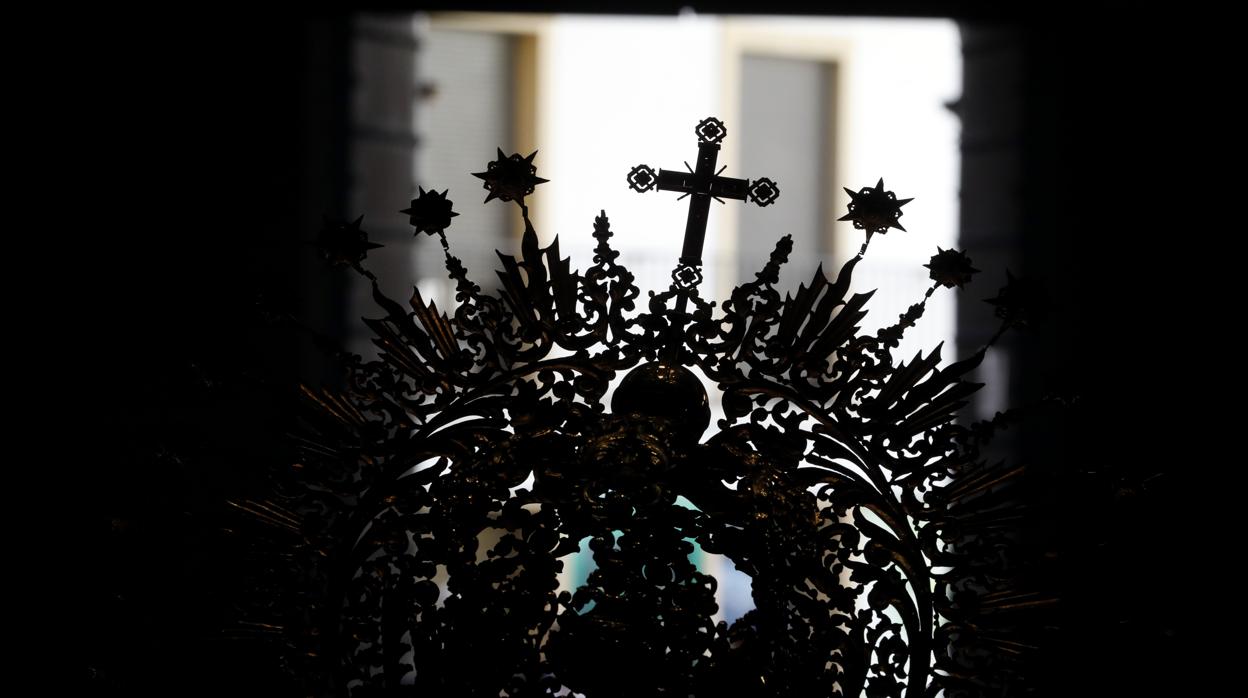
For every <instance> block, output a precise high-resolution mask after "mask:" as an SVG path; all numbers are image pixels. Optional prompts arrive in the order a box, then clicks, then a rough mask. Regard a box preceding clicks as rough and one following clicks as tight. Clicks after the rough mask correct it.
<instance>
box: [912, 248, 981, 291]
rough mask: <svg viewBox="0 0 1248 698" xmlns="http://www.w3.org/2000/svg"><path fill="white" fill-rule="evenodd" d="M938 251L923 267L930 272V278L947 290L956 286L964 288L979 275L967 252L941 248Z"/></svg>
mask: <svg viewBox="0 0 1248 698" xmlns="http://www.w3.org/2000/svg"><path fill="white" fill-rule="evenodd" d="M936 249H937V252H936V254H934V255H932V258H931V260H929V261H928V263H927V264H924V265H923V266H924V267H927V269H929V270H930V273H929V277H930V278H931V280H932V281H935V282H936V283H938V284H940V285H941V286H944V287H945V288H953V287H954V286H957V287H958V288H962V285H963V284H968V283H970V282H971V277H973V276H975V275H976V274H978V273H979V270H978V269H976V268H975V267H973V266H971V258H970V257H967V256H966V253H965V252H962V251H960V250H953V249H949V250H942V249H940V248H939V247H937V248H936Z"/></svg>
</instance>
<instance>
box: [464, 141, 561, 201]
mask: <svg viewBox="0 0 1248 698" xmlns="http://www.w3.org/2000/svg"><path fill="white" fill-rule="evenodd" d="M536 155H537V151H536V150H534V151H533V152H532V153H529V156H528V157H524V156H522V155H520V153H512V154H511V155H504V154H503V150H502V148H499V149H498V159H497V160H495V161H494V162H491V163H490V164H489V165H488V166H487V167H486V170H485V172H473V173H472V176H473V177H477V178H478V179H482V180H484V184H483V185H482V186H484V187H485V189H486V190H487V191H489V192H490V193H489V195H488V196H486V197H485V200H486V201H489V200H490V199H502V200H503V201H522V200H523V199H524V197H526V196H528V195H529V194H532V193H533V189H534V187H536V186H537V185H539V184H542V183H543V182H547V181H549V180H546V179H542V178H541V177H538V176H537V166H536V165H534V164H533V158H534V157H535V156H536Z"/></svg>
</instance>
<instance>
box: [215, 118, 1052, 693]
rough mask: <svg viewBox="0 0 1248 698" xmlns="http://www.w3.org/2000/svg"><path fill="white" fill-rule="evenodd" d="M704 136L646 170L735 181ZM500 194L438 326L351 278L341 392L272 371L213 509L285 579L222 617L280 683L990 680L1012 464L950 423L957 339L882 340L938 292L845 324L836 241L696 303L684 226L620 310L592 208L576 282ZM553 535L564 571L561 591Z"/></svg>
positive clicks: (972, 685) (951, 689)
mask: <svg viewBox="0 0 1248 698" xmlns="http://www.w3.org/2000/svg"><path fill="white" fill-rule="evenodd" d="M721 126H722V125H721ZM702 147H706V148H708V149H711V148H714V149H717V148H718V144H717V143H707V142H702V143H700V150H701V148H702ZM713 154H714V153H713V151H711V152H709V153H700V158H699V167H698V169H697V171H696V172H694V173H690V174H691V175H692V176H689V175H685V173H677V174H681V175H683V177H682V178H680V179H676V178H673V179H672V180H668V183H669V184H680V185H681V186H683V187H684V188H685V190H686V191H685V193H688V194H691V195H692V196H693V197H695V199H696V198H697V197H702V200H703V201H705V200H709V199H710V198H713V193H714V192H722V191H723V187H725V186H727V187H734V186H736V185H735V184H733V183H732V182H731V181H729V182H727V183H725V182H723V181H720V180H716V179H715V177H717V176H718V175H716V174H714V169H713V165H714V162H713V157H712V156H713ZM703 155H705V158H706V159H707V160H709V161H710V163H709V164H710V167H705V166H704V165H705V163H704V162H703V157H702V156H703ZM500 161H501V162H502V163H504V164H499V165H497V166H496V167H494V168H492V169H491V170H490V172H494V175H492V177H491V178H490V179H487V180H486V182H487V187H488V186H489V185H490V184H491V182H492V183H494V184H495V188H494V189H491V198H500V199H504V200H506V197H508V196H511V197H513V198H514V196H513V195H515V194H516V192H518V191H521V189H523V187H522V186H520V185H518V184H516V185H513V184H506V182H508V181H510V180H509V179H508V177H505V176H503V175H504V174H505V171H503V168H504V167H508V166H509V165H507V164H505V163H509V162H514V161H513V160H511V159H509V158H505V159H501V160H500ZM525 172H527V174H524V173H522V175H523V176H518V179H517V181H519V182H521V183H523V182H530V183H531V182H533V181H535V179H536V173H535V172H534V171H532V170H526V171H525ZM659 179H660V183H661V184H660V188H663V187H662V183H663V182H664V179H663V175H660V178H659ZM724 179H726V178H724ZM738 181H740V180H738ZM716 187H720V188H719V189H716ZM879 190H881V191H882V187H880V188H879ZM732 191H734V192H735V191H736V190H735V189H732ZM864 191H867V190H864ZM740 193H741V197H740V198H742V199H743V198H745V196H746V193H745V190H744V188H742V190H741V192H740ZM889 201H894V200H893V199H892V198H891V197H890V198H889ZM892 205H894V206H899V205H900V203H894V204H892ZM864 208H865V207H864ZM691 210H693V207H692V204H691ZM520 213H521V219H522V221H523V224H524V235H523V238H522V241H521V244H520V250H519V255H518V256H516V255H511V254H505V253H502V252H500V253H499V257H500V261H501V267H502V268H501V269H500V270H499V271H498V272H497V273H498V275H499V277H500V279H501V281H502V284H501V289H500V291H499V292H498V293H497V294H496V295H491V294H486V293H483V292H482V291H481V288H480V287H479V286H478V285H477V284H475V283H473V282H472V281H471V279H470V278H469V277H468V275H467V272H466V270H465V269H464V267H463V265H462V264H461V263H460V262H459V260H458V259H457V258H455V257H454V256H452V255H451V253H450V250H449V248H448V249H446V268H447V272H448V275H449V277H450V278H451V280H452V281H453V282H454V284H455V288H456V300H457V305H456V307H455V309H454V311H453V312H451V313H449V314H448V313H446V312H443V311H441V310H439V309H438V308H437V307H436V306H435V305H433V304H432V303H429V302H427V301H426V300H425V299H424V298H422V297H421V294H420V293H419V292H418V291H416V292H413V295H412V296H411V298H410V299H408V300H407V301H406V303H399V302H397V301H395V300H393V299H391V298H389V297H387V296H386V295H385V294H384V293H382V292H381V290H380V288H379V287H378V285H377V284H376V281H375V280H374V282H373V296H374V298H375V300H376V302H377V304H378V311H379V312H378V316H377V317H375V318H371V319H368V320H366V323H367V325H368V327H369V328H370V329H371V330H372V332H373V333H374V335H375V337H374V340H373V341H374V344H375V345H376V346H377V347H378V349H379V352H380V354H379V356H378V358H377V359H375V360H372V361H364V360H363V359H360V358H359V357H354V358H352V359H351V360H350V361H349V366H348V368H349V371H348V381H347V383H346V387H345V388H344V389H341V390H334V389H327V388H312V387H303V388H302V389H301V394H302V396H303V399H304V406H305V412H304V417H305V419H306V424H305V427H304V428H303V429H302V430H301V432H300V433H299V435H298V437H297V438H298V441H297V446H298V457H297V459H296V460H295V462H294V463H292V464H291V466H290V467H289V468H288V469H287V470H285V471H284V472H282V473H280V474H279V475H280V484H281V487H280V488H275V494H274V495H273V496H272V497H270V498H268V499H266V500H264V501H251V500H249V501H246V502H236V503H235V509H236V511H237V512H238V513H239V516H243V517H246V518H248V520H250V521H252V522H253V523H254V524H256V525H259V526H262V527H268V529H269V530H271V531H272V535H271V538H270V539H269V540H266V541H265V543H264V544H263V545H258V546H257V547H256V549H257V550H259V551H260V552H259V553H257V554H267V555H271V557H269V558H266V560H268V562H267V563H266V567H265V570H266V574H267V575H269V576H268V577H267V578H268V579H278V580H288V581H286V582H285V583H283V584H269V585H267V586H264V587H258V591H257V593H256V596H255V598H254V599H253V600H252V603H251V605H250V606H249V608H250V609H251V616H250V617H249V618H248V620H247V623H248V624H249V625H248V626H247V627H264V628H275V629H276V630H274V631H273V632H272V633H271V635H272V636H273V641H274V642H275V643H280V646H281V647H283V648H284V656H285V659H286V666H287V669H288V670H289V671H290V672H292V674H293V675H295V676H298V677H299V680H300V681H301V682H302V683H301V686H302V687H303V688H304V689H306V690H305V691H304V692H305V693H306V694H312V695H326V696H328V695H335V696H376V695H399V694H404V695H406V694H409V693H411V694H415V695H436V696H478V695H479V696H500V695H506V696H559V695H568V694H569V693H575V694H579V695H583V696H586V697H587V698H616V697H619V698H624V697H626V696H627V697H630V698H631V697H633V696H681V697H682V698H683V697H686V696H697V697H708V698H709V697H711V696H725V695H731V696H742V697H751V696H834V695H841V696H862V695H866V696H872V697H875V696H896V697H898V698H900V697H901V696H906V697H907V698H915V697H917V696H927V695H935V694H937V692H939V691H942V690H943V691H944V695H946V696H949V697H950V698H953V697H955V696H969V695H980V694H983V695H992V694H994V693H998V692H999V689H1000V687H1002V686H1006V685H1016V684H1017V682H1016V681H1015V678H1014V677H1015V676H1016V675H1017V673H1018V672H1019V671H1021V669H1020V668H1019V667H1020V666H1021V665H1022V664H1025V661H1026V657H1027V654H1028V652H1029V651H1031V649H1029V648H1031V647H1032V645H1031V644H1030V638H1029V637H1028V636H1027V635H1026V634H1025V633H1020V632H1019V631H1018V630H1017V628H1018V627H1019V619H1020V618H1025V617H1027V615H1028V614H1035V613H1045V612H1046V611H1047V610H1048V609H1049V608H1051V604H1052V599H1050V598H1048V597H1046V596H1044V595H1043V594H1039V593H1038V592H1036V591H1034V590H1032V589H1029V588H1025V587H1021V586H1018V585H1016V584H1014V583H1013V582H1012V577H1011V575H1010V573H1009V570H1008V569H1002V568H1001V564H1002V562H1001V561H1002V560H1003V555H1002V554H1001V550H1002V546H1004V545H1006V544H1007V543H1006V541H1005V539H1004V538H1003V536H1005V535H1006V533H1003V532H1002V530H1001V528H1000V525H999V524H1000V522H1001V521H1002V520H1003V517H1005V518H1007V519H1008V517H1009V516H1010V515H1011V513H1012V512H1011V510H1010V508H1009V505H1008V501H1007V500H1003V499H1002V497H1001V495H1002V492H1003V488H1008V487H1009V486H1010V483H1011V482H1013V481H1015V480H1016V479H1017V477H1018V474H1019V472H1020V471H1019V470H1018V469H1006V468H1004V467H1003V466H1000V465H999V464H990V463H988V462H987V461H986V460H985V459H983V458H981V456H980V449H981V447H982V446H983V444H984V443H985V442H986V441H987V440H988V439H989V438H991V435H992V433H993V431H994V429H995V425H996V423H995V422H993V423H978V424H970V425H966V424H962V423H959V422H958V421H957V419H956V415H957V412H958V410H959V408H960V407H962V406H963V405H965V404H966V401H967V398H968V397H969V396H970V395H971V394H972V393H973V392H974V391H975V390H976V389H977V388H978V387H979V385H978V384H975V383H971V382H968V381H967V380H966V377H967V375H968V374H969V373H970V372H971V371H973V370H974V369H975V367H976V366H978V365H979V363H980V362H981V361H982V360H983V358H984V355H985V352H986V351H987V350H988V346H987V345H985V346H983V347H980V348H979V349H977V350H976V351H974V352H972V353H971V354H970V355H969V356H967V357H965V358H963V359H961V360H959V361H954V362H951V363H949V362H942V357H941V350H940V348H939V347H937V348H936V349H934V350H932V351H930V352H927V353H920V354H918V355H916V356H914V357H913V358H912V359H911V360H910V361H908V362H907V361H896V360H894V357H893V354H892V352H893V350H894V349H895V348H896V346H897V343H898V341H899V340H900V338H901V336H902V333H904V331H905V330H906V328H908V327H910V326H912V325H914V324H915V322H916V321H918V320H919V319H920V318H921V316H922V314H923V309H924V307H925V304H926V300H927V298H928V297H930V296H931V295H932V294H933V293H934V292H935V291H936V290H937V289H938V288H940V287H941V286H943V284H942V283H941V282H940V280H937V283H934V284H933V286H932V287H931V288H930V289H928V291H927V294H926V295H925V296H924V298H923V299H921V300H920V301H919V302H917V303H916V304H915V305H913V306H911V308H910V309H909V310H908V311H907V312H906V313H905V314H903V316H902V317H901V318H899V320H898V322H897V323H896V324H894V325H892V326H890V327H886V328H884V329H882V330H880V331H878V332H875V333H866V332H863V331H861V327H860V326H861V323H862V320H863V318H864V317H865V315H866V305H867V302H868V300H869V299H870V297H871V292H865V293H864V292H854V291H852V290H851V287H852V279H853V274H854V270H855V268H856V267H857V265H858V263H859V262H860V261H861V260H862V259H863V257H864V255H865V253H866V245H865V244H864V246H863V249H862V250H861V251H860V252H859V254H858V255H856V256H855V257H853V258H851V259H850V260H849V261H847V262H846V263H845V264H844V265H843V266H842V267H841V269H840V270H839V272H838V273H836V274H835V275H834V276H831V277H830V276H828V275H826V274H825V272H824V270H823V269H822V268H819V269H818V270H817V271H816V272H815V273H814V275H813V277H812V278H811V279H810V280H809V281H808V282H807V283H805V284H802V285H800V286H799V287H798V288H797V289H796V291H792V292H784V293H782V292H781V290H780V289H778V288H777V284H778V280H779V276H780V275H779V271H780V268H781V267H782V265H784V264H785V263H786V262H787V261H788V258H789V255H790V254H791V252H792V249H793V242H792V240H791V238H789V237H788V236H785V237H782V238H780V239H779V240H778V241H777V243H776V246H775V249H774V251H773V252H772V254H771V256H770V258H769V259H768V260H767V261H766V262H765V263H764V265H763V267H762V269H761V270H760V271H759V272H758V273H757V274H756V275H755V276H754V278H753V280H750V281H746V282H744V283H742V284H741V285H740V286H738V287H737V288H736V289H735V290H734V291H733V292H732V293H731V295H730V297H729V298H727V299H726V300H724V301H723V303H722V304H720V305H718V306H716V305H715V304H713V303H711V302H709V301H707V300H705V299H704V298H702V296H701V292H700V286H701V282H702V277H701V273H700V269H699V267H700V264H701V260H700V254H701V240H700V239H698V238H700V235H701V234H703V233H704V232H705V229H704V228H699V227H698V226H697V225H696V223H697V220H696V217H695V216H694V215H693V214H690V221H692V223H687V227H686V239H685V242H684V245H683V248H682V253H681V256H680V258H679V259H678V261H677V263H676V265H675V272H674V273H673V281H672V284H671V286H670V287H669V288H668V289H667V290H665V291H659V292H653V291H652V292H651V293H650V294H649V296H648V298H646V300H644V301H643V300H642V299H641V290H640V289H639V288H638V287H637V286H636V285H635V283H634V276H633V274H632V273H631V272H630V271H628V269H627V268H626V267H625V266H624V264H623V263H622V260H621V255H620V253H619V252H617V251H616V250H614V249H613V248H612V247H611V240H612V238H613V232H612V230H611V225H610V222H609V221H608V218H607V215H606V213H605V212H603V213H602V214H601V215H599V216H598V217H597V218H596V219H595V220H594V222H593V237H594V238H595V240H596V241H597V246H596V247H595V249H594V252H593V260H592V264H591V265H590V266H589V267H588V268H586V269H585V270H584V271H574V270H573V269H572V267H571V264H570V260H568V259H567V258H564V257H562V256H561V255H560V250H559V242H558V239H557V238H556V239H555V240H554V241H552V242H551V243H550V245H548V246H546V247H542V246H540V244H539V243H538V238H537V235H536V232H535V231H534V230H533V226H532V222H531V220H530V219H529V213H528V209H527V208H526V207H524V206H523V205H521V206H520ZM860 213H861V214H862V215H864V216H865V215H866V214H867V213H868V212H867V211H862V210H860ZM886 218H889V219H890V220H892V221H895V216H891V215H890V216H886ZM872 220H874V219H868V218H864V225H873V224H872V222H871V221H872ZM881 220H882V219H881ZM691 238H693V239H692V240H691ZM444 239H445V238H444ZM362 273H365V274H366V276H367V272H363V271H362ZM369 278H371V276H369ZM1007 300H1008V298H1007V299H1005V300H1003V301H1002V303H1006V301H1007ZM1011 302H1012V301H1011ZM1012 317H1014V316H1013V315H1009V317H1007V318H1006V324H1005V325H1003V328H1004V327H1005V326H1008V324H1010V322H1011V320H1010V318H1012ZM994 339H995V338H994ZM615 379H619V381H618V386H617V387H615V388H614V391H611V386H612V385H613V383H614V382H615ZM704 381H705V382H708V383H709V384H711V385H714V386H716V390H715V391H714V392H713V394H710V393H708V392H707V390H706V388H705V387H704ZM1003 501H1007V503H1004V504H1003ZM238 528H239V529H240V530H241V529H242V528H243V527H241V526H240V527H238ZM696 548H701V549H702V550H703V551H705V552H706V553H709V554H713V555H720V556H723V557H724V558H727V560H730V561H731V562H732V564H733V565H734V566H735V567H736V569H738V570H740V571H741V572H743V573H745V574H746V575H748V576H749V577H750V578H751V584H752V589H751V595H752V601H753V609H752V610H750V611H749V612H747V613H746V614H745V615H744V616H743V617H741V618H740V619H738V620H736V621H735V622H733V623H731V624H729V623H727V622H725V621H723V620H718V619H717V618H716V613H717V608H718V601H717V597H716V593H717V584H716V581H715V579H714V578H713V577H711V576H710V575H708V574H706V573H705V572H704V571H702V570H700V569H698V567H697V566H696V565H695V564H693V562H692V561H691V559H690V555H691V553H692V552H694V550H695V549H696ZM582 550H583V551H586V552H585V553H583V554H584V555H588V556H591V557H592V559H593V563H594V565H595V569H594V571H593V572H592V573H590V574H589V575H588V578H586V579H585V580H584V581H583V582H581V583H577V584H571V585H568V586H567V587H566V588H564V586H563V585H565V584H567V582H568V580H566V579H561V574H562V573H563V572H564V570H565V565H566V563H567V562H568V561H569V560H570V559H572V556H574V555H577V554H582V553H578V551H582ZM282 594H285V596H282ZM1023 625H1024V627H1025V624H1023ZM1020 663H1021V664H1020Z"/></svg>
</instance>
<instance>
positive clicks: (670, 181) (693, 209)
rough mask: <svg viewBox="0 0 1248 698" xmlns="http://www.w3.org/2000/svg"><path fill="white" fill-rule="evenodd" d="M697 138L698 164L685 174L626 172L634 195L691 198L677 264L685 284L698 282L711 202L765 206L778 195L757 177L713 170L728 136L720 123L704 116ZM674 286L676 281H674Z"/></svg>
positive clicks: (640, 169) (646, 168)
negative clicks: (686, 280) (670, 193)
mask: <svg viewBox="0 0 1248 698" xmlns="http://www.w3.org/2000/svg"><path fill="white" fill-rule="evenodd" d="M694 133H696V134H697V136H698V165H697V167H696V168H693V167H689V163H685V168H686V169H688V170H689V171H688V172H681V171H679V170H659V171H658V173H655V171H654V169H653V168H651V167H650V166H649V165H638V166H636V167H634V168H633V169H632V170H631V171H630V172H629V173H628V185H629V186H630V187H632V188H633V190H634V191H636V192H639V193H640V192H646V191H650V190H652V189H653V190H658V191H678V192H682V193H683V194H684V196H681V197H680V198H682V199H683V198H685V196H691V197H692V199H691V200H690V201H689V219H688V221H687V222H686V223H685V241H684V245H683V247H682V249H681V252H680V265H681V267H682V268H685V269H687V270H689V271H690V272H691V273H690V274H689V275H688V277H687V278H689V279H690V280H691V281H690V282H689V284H688V285H696V281H693V279H696V280H701V274H700V273H699V270H698V267H701V266H702V245H703V242H704V241H705V239H706V217H707V213H708V212H709V211H710V207H711V199H715V200H716V201H718V202H720V203H721V204H722V203H724V199H737V200H738V201H745V200H747V199H748V200H749V201H751V202H753V203H755V204H758V205H759V206H767V205H770V204H771V203H772V202H774V201H775V200H776V198H777V197H779V196H780V188H779V187H778V186H776V183H775V182H773V181H771V180H770V179H767V178H766V177H761V178H759V179H756V180H753V181H749V180H744V179H734V178H732V177H721V176H719V173H720V172H723V168H720V169H719V170H718V171H716V170H715V162H716V160H717V159H718V158H719V144H720V142H722V141H723V140H724V136H726V135H728V129H726V128H724V122H722V121H720V120H719V119H716V118H715V117H707V118H705V119H703V120H702V121H700V122H698V125H697V126H696V127H695V128H694ZM677 281H678V283H679V282H680V280H679V279H678V280H677Z"/></svg>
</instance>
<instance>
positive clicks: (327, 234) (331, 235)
mask: <svg viewBox="0 0 1248 698" xmlns="http://www.w3.org/2000/svg"><path fill="white" fill-rule="evenodd" d="M363 222H364V216H360V217H359V218H356V219H355V220H354V221H352V222H350V223H347V222H345V221H337V220H333V219H330V218H326V219H325V223H324V225H323V226H322V227H321V234H320V235H319V236H318V237H317V239H316V246H317V247H319V248H321V256H323V257H324V258H325V260H326V261H327V262H329V263H330V264H331V265H333V266H335V267H348V266H355V265H357V264H359V263H360V262H362V261H364V258H365V257H366V256H368V251H369V250H372V249H376V248H378V247H381V245H378V244H377V243H373V242H369V241H368V233H366V232H364V230H362V229H361V228H360V224H361V223H363Z"/></svg>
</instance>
